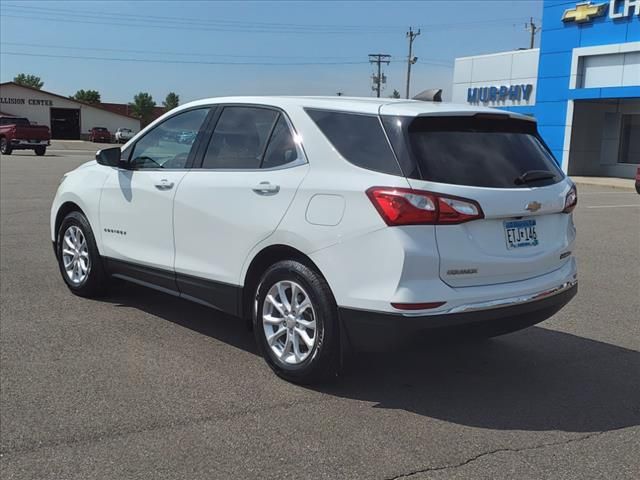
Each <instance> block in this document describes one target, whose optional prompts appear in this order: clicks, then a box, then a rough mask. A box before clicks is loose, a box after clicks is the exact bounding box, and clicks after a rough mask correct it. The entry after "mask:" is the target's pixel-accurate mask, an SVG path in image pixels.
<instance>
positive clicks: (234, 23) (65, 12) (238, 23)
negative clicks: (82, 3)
mask: <svg viewBox="0 0 640 480" xmlns="http://www.w3.org/2000/svg"><path fill="white" fill-rule="evenodd" d="M7 8H9V9H14V10H15V9H17V10H23V11H24V10H26V11H27V12H33V11H36V12H50V13H51V14H54V15H59V16H60V15H62V16H64V17H68V16H70V15H71V16H76V17H93V18H96V17H97V18H99V19H104V18H105V17H115V19H116V20H127V19H132V20H142V21H144V22H145V23H149V22H150V20H154V21H165V23H166V22H169V23H187V24H200V25H210V26H216V25H218V26H227V27H239V28H276V29H278V31H280V30H282V29H283V28H285V29H290V28H294V29H303V30H305V31H307V32H308V31H310V30H314V29H319V30H323V29H330V30H335V29H340V30H354V32H353V33H362V32H361V31H360V30H362V29H365V30H370V29H374V30H378V31H379V30H387V31H390V33H396V32H397V31H398V30H399V29H402V28H403V26H402V25H328V24H296V23H290V22H287V23H278V22H247V21H242V20H224V19H215V20H211V19H202V18H194V17H173V16H172V17H168V16H159V15H147V14H144V15H137V14H130V13H127V14H126V16H125V17H123V14H122V13H112V12H104V11H103V12H100V11H99V12H96V11H92V13H79V12H78V10H70V9H62V8H46V7H30V6H29V7H28V6H24V5H17V4H5V5H4V6H3V9H4V10H6V9H7ZM47 20H49V19H47ZM521 21H522V18H521V17H519V18H494V19H490V20H474V21H469V22H454V23H442V22H438V23H432V24H421V25H417V26H418V27H420V28H427V27H428V28H430V29H436V28H438V27H443V28H448V27H451V26H456V25H460V26H465V25H467V26H470V25H480V26H487V25H490V24H503V25H504V24H506V23H510V22H521ZM325 33H332V32H325Z"/></svg>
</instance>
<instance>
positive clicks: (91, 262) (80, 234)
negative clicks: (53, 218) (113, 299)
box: [56, 212, 107, 297]
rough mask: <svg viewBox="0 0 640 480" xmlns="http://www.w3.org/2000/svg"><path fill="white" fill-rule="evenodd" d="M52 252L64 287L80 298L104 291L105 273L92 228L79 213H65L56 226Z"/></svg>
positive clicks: (96, 294) (96, 295)
mask: <svg viewBox="0 0 640 480" xmlns="http://www.w3.org/2000/svg"><path fill="white" fill-rule="evenodd" d="M56 254H57V257H58V266H59V267H60V273H61V274H62V278H63V279H64V281H65V283H66V284H67V287H69V290H71V291H72V292H73V293H75V294H76V295H78V296H81V297H98V296H100V295H102V294H103V293H105V288H106V286H107V276H106V274H105V271H104V267H103V265H102V259H101V258H100V254H99V253H98V247H97V246H96V241H95V238H94V236H93V231H92V230H91V226H90V225H89V222H88V220H87V219H86V217H85V216H84V215H83V214H82V213H80V212H71V213H70V214H69V215H67V216H66V217H65V218H64V220H62V224H61V225H60V228H59V229H58V236H57V240H56Z"/></svg>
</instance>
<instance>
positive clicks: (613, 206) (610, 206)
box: [587, 204, 640, 208]
mask: <svg viewBox="0 0 640 480" xmlns="http://www.w3.org/2000/svg"><path fill="white" fill-rule="evenodd" d="M617 207H640V204H633V205H590V206H588V207H587V208H617Z"/></svg>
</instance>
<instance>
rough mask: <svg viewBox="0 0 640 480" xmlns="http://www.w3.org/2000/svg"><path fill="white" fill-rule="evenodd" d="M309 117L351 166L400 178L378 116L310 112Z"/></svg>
mask: <svg viewBox="0 0 640 480" xmlns="http://www.w3.org/2000/svg"><path fill="white" fill-rule="evenodd" d="M307 113H308V114H309V116H310V117H311V118H312V119H313V121H314V122H315V123H316V125H318V127H319V128H320V130H322V133H324V135H325V136H326V137H327V139H328V140H329V141H330V142H331V144H332V145H333V146H334V147H335V148H336V150H338V152H340V155H342V156H343V157H344V158H345V159H346V160H347V161H348V162H350V163H353V164H354V165H357V166H358V167H362V168H366V169H368V170H375V171H376V172H382V173H389V174H391V175H401V172H400V167H399V166H398V162H397V161H396V159H395V157H394V155H393V152H392V151H391V148H390V147H389V143H388V142H387V139H386V137H385V135H384V131H383V130H382V126H381V125H380V120H379V119H378V116H376V115H360V114H355V113H343V112H330V111H325V110H311V109H307Z"/></svg>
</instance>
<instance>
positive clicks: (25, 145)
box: [9, 139, 51, 150]
mask: <svg viewBox="0 0 640 480" xmlns="http://www.w3.org/2000/svg"><path fill="white" fill-rule="evenodd" d="M9 143H10V145H11V148H13V149H14V150H20V149H30V148H35V147H48V146H49V145H51V142H50V141H49V140H36V141H30V140H19V139H13V140H11V141H10V142H9Z"/></svg>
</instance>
